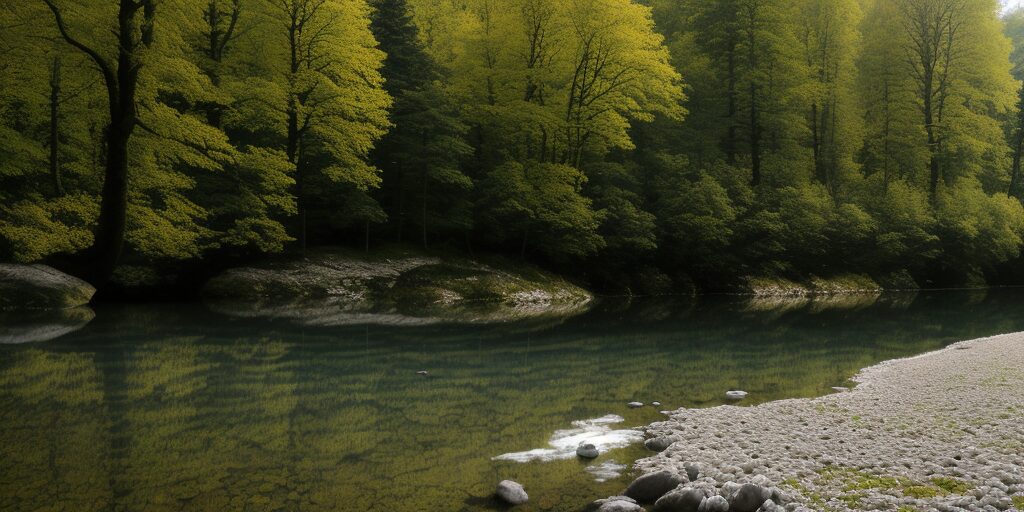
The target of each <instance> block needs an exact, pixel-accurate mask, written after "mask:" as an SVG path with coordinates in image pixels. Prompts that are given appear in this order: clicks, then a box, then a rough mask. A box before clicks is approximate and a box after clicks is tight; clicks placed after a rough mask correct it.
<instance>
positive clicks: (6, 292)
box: [0, 264, 96, 310]
mask: <svg viewBox="0 0 1024 512" xmlns="http://www.w3.org/2000/svg"><path fill="white" fill-rule="evenodd" d="M95 293H96V289H95V288H93V286H92V285H90V284H89V283H87V282H85V281H82V280H81V279H78V278H77V277H72V276H69V275H67V274H65V273H63V272H60V271H58V270H56V269H53V268H50V267H47V266H45V265H14V264H0V310H23V309H67V308H74V307H78V306H84V305H86V304H88V303H89V301H91V300H92V296H93V295H94V294H95Z"/></svg>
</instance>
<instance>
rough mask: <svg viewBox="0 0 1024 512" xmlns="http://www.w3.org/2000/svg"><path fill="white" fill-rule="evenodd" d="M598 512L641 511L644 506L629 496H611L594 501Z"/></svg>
mask: <svg viewBox="0 0 1024 512" xmlns="http://www.w3.org/2000/svg"><path fill="white" fill-rule="evenodd" d="M594 504H595V505H597V512H641V511H643V508H641V507H640V505H637V503H636V500H634V499H633V498H630V497H628V496H611V497H609V498H606V499H603V500H597V501H595V502H594Z"/></svg>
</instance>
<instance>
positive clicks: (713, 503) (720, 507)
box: [697, 496, 729, 512]
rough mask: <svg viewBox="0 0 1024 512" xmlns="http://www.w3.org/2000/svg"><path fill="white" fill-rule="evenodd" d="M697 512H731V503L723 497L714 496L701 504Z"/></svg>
mask: <svg viewBox="0 0 1024 512" xmlns="http://www.w3.org/2000/svg"><path fill="white" fill-rule="evenodd" d="M697 512H729V502H728V501H726V499H725V498H723V497H721V496H712V497H710V498H707V499H705V500H704V501H702V502H701V504H700V507H699V508H697Z"/></svg>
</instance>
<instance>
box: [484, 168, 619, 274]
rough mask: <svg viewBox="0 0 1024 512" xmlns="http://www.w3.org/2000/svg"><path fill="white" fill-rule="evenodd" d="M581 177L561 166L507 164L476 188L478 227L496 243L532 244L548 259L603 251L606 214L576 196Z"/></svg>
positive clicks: (524, 245)
mask: <svg viewBox="0 0 1024 512" xmlns="http://www.w3.org/2000/svg"><path fill="white" fill-rule="evenodd" d="M584 181H585V178H584V176H583V173H581V172H580V171H578V170H576V169H574V168H573V167H570V166H568V165H563V164H552V163H541V162H528V163H526V164H520V163H518V162H508V163H506V164H503V165H501V166H498V167H497V168H495V169H494V170H492V171H491V172H489V173H488V174H487V176H485V177H484V179H483V180H482V182H481V184H480V194H481V204H483V205H486V208H485V209H484V210H483V211H482V212H481V224H482V225H481V227H482V228H483V229H484V230H485V231H486V232H487V233H488V236H490V237H492V238H493V239H494V240H495V241H497V242H499V243H514V242H519V244H520V250H521V251H522V252H523V253H526V252H527V251H528V250H529V249H530V248H531V247H533V246H535V247H536V248H537V249H538V250H539V251H541V252H542V253H544V254H545V255H547V256H549V257H552V258H556V259H559V258H564V257H566V256H586V255H589V254H592V253H594V252H596V251H597V250H598V249H601V248H602V247H604V245H605V242H604V240H603V239H602V238H601V237H600V235H599V234H598V232H597V231H598V227H599V225H600V221H601V220H602V218H603V217H604V212H596V211H594V210H593V209H592V206H591V202H590V200H589V199H586V198H584V197H583V196H581V195H580V187H581V186H582V185H583V182H584Z"/></svg>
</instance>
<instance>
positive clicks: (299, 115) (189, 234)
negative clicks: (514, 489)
mask: <svg viewBox="0 0 1024 512" xmlns="http://www.w3.org/2000/svg"><path fill="white" fill-rule="evenodd" d="M0 71H2V73H0V141H2V143H0V199H2V203H0V257H2V258H3V259H4V260H11V261H23V262H34V261H51V262H56V263H59V264H60V265H64V266H66V267H67V268H69V269H70V270H73V271H75V272H76V273H79V274H81V275H84V276H86V277H89V278H91V279H92V280H94V281H95V282H97V283H102V282H104V281H106V280H108V279H110V278H111V276H113V277H114V279H123V278H124V276H125V275H129V274H131V275H137V274H138V272H137V271H138V270H140V269H141V270H144V271H145V272H149V273H150V274H154V275H155V274H158V273H159V272H158V271H157V270H155V269H159V268H165V267H168V266H170V267H175V266H180V265H183V264H185V263H187V262H196V261H200V260H203V259H208V258H214V257H216V258H217V259H219V258H227V259H229V260H230V259H237V258H244V257H252V256H257V255H260V254H265V253H274V252H280V251H285V250H289V249H293V248H294V249H301V248H305V247H306V246H308V245H311V244H314V245H315V244H342V245H351V246H359V247H366V248H369V247H372V246H374V245H378V244H382V243H391V242H399V243H416V244H418V245H422V246H424V247H427V248H430V249H435V248H436V249H442V248H443V249H454V250H465V251H474V250H476V249H477V248H481V249H486V250H490V251H497V252H508V253H510V254H515V255H519V256H521V257H524V258H529V259H533V260H536V261H539V262H541V263H546V264H548V265H551V266H553V267H556V268H561V269H564V270H565V271H566V272H569V273H574V274H576V275H577V276H578V277H580V278H583V279H588V280H590V281H592V282H594V284H595V285H597V286H603V287H607V288H611V289H616V290H630V291H654V290H655V289H664V288H666V287H667V286H670V285H668V284H666V283H674V284H675V285H676V286H683V285H686V286H689V285H690V283H693V282H696V284H698V285H700V286H703V287H705V288H722V287H728V286H731V285H733V284H735V283H737V282H739V281H741V280H742V279H744V278H746V277H750V276H779V277H787V278H792V279H801V278H808V277H811V276H831V275H840V274H844V273H860V274H866V275H869V276H871V277H874V278H875V279H877V280H879V281H880V282H882V283H883V284H887V283H896V284H899V285H901V286H903V285H906V284H907V283H908V282H911V281H913V282H915V283H916V284H918V285H928V284H944V285H948V284H972V283H979V282H982V281H983V280H985V279H993V278H999V276H1005V275H1008V274H1012V273H1013V271H1012V268H1013V267H1014V266H1016V265H1019V263H1018V262H1019V258H1020V248H1021V246H1022V245H1024V208H1022V206H1021V199H1022V198H1024V182H1022V180H1024V177H1022V176H1021V172H1022V170H1021V167H1022V164H1021V162H1022V155H1024V99H1022V98H1024V88H1022V87H1021V79H1024V13H1022V11H1020V10H1017V11H1011V12H1010V13H1007V14H1005V15H1001V14H1000V6H999V4H998V2H997V0H796V1H792V0H702V1H700V2H676V1H671V0H649V1H639V0H460V1H457V2H456V1H450V0H160V1H156V0H117V1H111V2H93V1H86V0H25V1H21V2H8V3H4V4H3V5H2V6H0ZM1008 269H1010V270H1009V271H1008ZM119 276H120V277H119ZM896 284H894V285H896Z"/></svg>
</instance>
